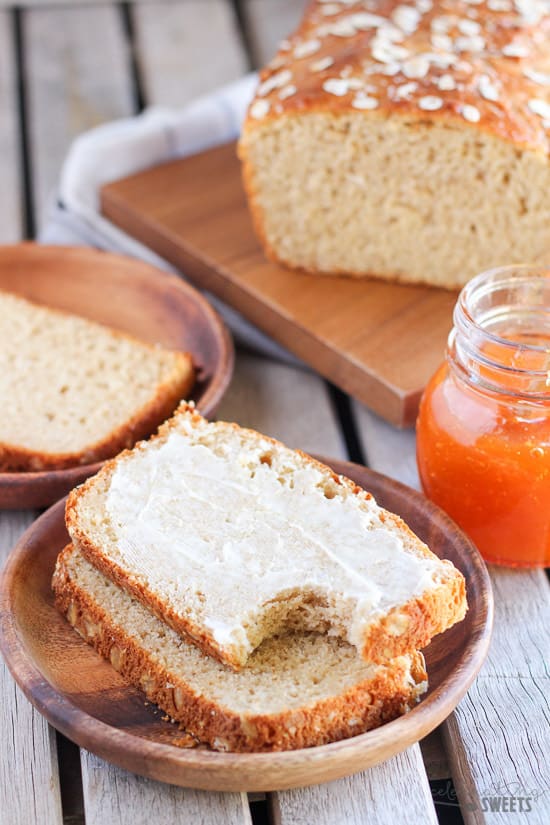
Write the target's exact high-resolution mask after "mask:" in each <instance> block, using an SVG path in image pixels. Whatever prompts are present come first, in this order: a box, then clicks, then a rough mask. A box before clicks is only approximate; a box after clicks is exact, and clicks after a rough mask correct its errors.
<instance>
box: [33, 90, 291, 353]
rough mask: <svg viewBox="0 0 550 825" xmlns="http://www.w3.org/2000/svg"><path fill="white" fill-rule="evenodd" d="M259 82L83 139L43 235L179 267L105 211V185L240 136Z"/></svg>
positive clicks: (243, 329)
mask: <svg viewBox="0 0 550 825" xmlns="http://www.w3.org/2000/svg"><path fill="white" fill-rule="evenodd" d="M256 82H257V75H255V74H249V75H246V76H245V77H243V78H241V79H240V80H237V81H236V82H234V83H231V84H230V85H228V86H225V87H223V88H221V89H219V90H217V91H216V92H215V93H213V94H210V95H207V96H205V97H201V98H199V99H197V100H196V101H194V102H192V103H190V104H189V105H188V106H186V107H185V108H183V109H181V110H171V109H161V108H158V107H154V108H150V109H147V110H146V111H144V112H143V113H142V114H140V115H138V116H137V117H132V118H126V119H123V120H118V121H114V122H112V123H107V124H105V125H103V126H99V127H97V128H96V129H92V130H91V131H90V132H86V133H85V134H83V135H81V136H80V137H78V138H77V139H76V140H75V141H74V143H73V145H72V146H71V149H70V151H69V154H68V156H67V159H66V161H65V164H64V166H63V169H62V172H61V179H60V183H59V192H58V194H57V198H56V199H55V201H53V202H52V203H51V204H50V207H49V210H48V216H47V221H46V225H45V227H44V229H43V231H42V232H41V233H40V236H39V241H40V242H42V243H50V244H66V245H86V246H94V247H97V248H100V249H108V250H111V251H113V252H120V253H123V254H126V255H131V256H133V257H136V258H141V259H142V260H144V261H148V262H149V263H152V264H154V265H156V266H158V267H160V268H162V269H165V270H168V271H171V272H174V271H175V270H174V268H173V267H172V266H171V265H170V264H168V263H167V261H165V260H163V259H162V258H160V257H159V256H158V255H156V254H155V253H154V252H152V250H150V249H148V248H147V247H145V246H143V244H141V243H139V242H138V241H136V240H134V239H133V238H131V237H130V236H129V235H127V234H126V233H125V232H123V231H122V230H120V229H118V228H117V227H116V226H114V225H113V224H112V223H110V221H108V220H107V219H106V218H104V217H102V215H101V214H100V212H99V190H100V188H101V187H102V186H103V184H105V183H109V182H110V181H114V180H118V179H119V178H123V177H126V176H127V175H131V174H133V173H135V172H139V171H141V170H143V169H147V168H148V167H151V166H155V165H157V164H159V163H163V162H165V161H169V160H173V159H175V158H178V157H184V156H185V155H191V154H194V153H196V152H199V151H201V150H204V149H208V148H210V147H212V146H215V145H217V144H221V143H226V142H228V141H230V140H235V139H236V138H237V137H238V135H239V132H240V128H241V123H242V120H243V118H244V115H245V112H246V108H247V106H248V103H249V101H250V99H251V97H252V94H253V91H254V88H255V85H256ZM182 197H185V193H184V192H182ZM180 274H181V273H180ZM183 276H185V273H183ZM207 297H208V300H209V301H210V302H211V303H212V304H213V305H214V306H215V307H216V309H217V310H218V312H219V313H220V314H221V315H222V317H223V318H224V320H225V322H226V323H227V325H228V326H229V328H230V329H231V330H232V332H233V333H234V335H235V337H236V339H237V340H238V341H239V342H240V343H241V344H244V345H245V346H248V347H250V348H252V349H254V350H256V351H258V352H261V353H263V354H265V355H268V356H270V357H275V358H278V359H280V360H283V361H286V362H289V363H293V364H298V363H301V362H298V361H297V359H295V358H294V356H293V355H291V354H290V353H289V352H288V351H287V350H286V349H283V347H280V346H279V345H278V344H276V343H275V342H274V341H272V340H271V339H270V338H268V337H267V336H266V335H264V334H263V333H262V332H260V330H258V329H257V328H256V327H254V326H253V325H252V324H250V323H249V322H248V321H246V319H244V318H243V317H242V316H241V315H240V314H239V313H238V312H236V311H235V310H233V309H231V308H230V307H228V306H226V305H225V304H223V303H222V302H221V301H219V300H218V299H217V298H215V297H214V296H213V295H211V294H210V293H208V294H207Z"/></svg>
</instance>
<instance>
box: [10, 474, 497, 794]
mask: <svg viewBox="0 0 550 825" xmlns="http://www.w3.org/2000/svg"><path fill="white" fill-rule="evenodd" d="M324 461H325V463H328V464H330V466H332V467H333V468H334V470H335V471H336V472H337V473H340V474H343V475H347V476H348V477H349V478H352V479H353V480H354V481H356V482H357V483H358V484H360V485H361V486H362V487H365V488H366V489H367V490H370V491H371V492H372V493H374V495H375V496H376V498H377V499H378V501H379V503H380V504H382V505H383V506H385V507H386V508H388V509H391V510H393V511H394V512H397V513H399V515H401V516H402V517H403V518H405V519H406V521H407V522H408V524H409V525H410V526H411V528H412V529H413V530H415V531H416V532H417V533H418V535H419V536H420V537H421V538H422V539H423V540H424V541H426V542H427V543H428V544H429V545H430V547H431V548H432V550H433V551H434V552H435V553H437V555H439V556H441V557H445V558H448V559H451V561H453V562H454V564H455V565H456V566H457V567H458V568H459V569H460V570H461V571H462V572H463V573H464V575H465V577H466V592H467V596H468V603H469V610H468V613H467V616H466V618H465V619H464V621H463V622H461V623H460V624H458V625H456V626H455V627H453V628H451V630H448V631H447V632H446V633H444V634H443V635H441V636H439V637H437V638H436V639H434V641H433V642H432V643H431V644H430V645H429V647H428V648H426V650H425V655H426V661H427V665H428V674H429V682H430V687H429V692H428V694H427V695H426V696H425V697H424V698H423V699H422V701H421V702H420V703H419V704H418V705H417V706H416V707H415V708H414V710H412V711H411V712H409V713H408V714H406V715H405V716H402V717H401V718H399V719H396V720H395V721H393V722H389V723H388V724H386V725H383V726H382V727H380V728H378V729H376V730H373V731H369V732H368V733H364V734H361V735H360V736H356V737H354V738H352V739H346V740H344V741H341V742H336V743H334V744H331V745H322V746H320V747H316V748H309V749H303V750H299V751H286V752H282V753H259V754H230V753H214V752H210V751H206V750H182V749H180V748H178V747H176V746H175V745H173V744H171V741H172V740H173V739H174V738H175V737H177V736H178V731H177V728H176V726H175V725H172V724H170V722H164V721H162V716H163V714H162V712H160V711H159V710H158V708H155V706H153V705H146V704H145V701H144V695H143V694H142V693H140V692H139V691H137V690H136V689H134V688H131V687H128V686H127V685H125V684H124V682H123V681H122V679H121V677H120V676H119V675H118V673H117V672H116V671H115V670H114V669H113V668H112V667H111V666H110V665H109V664H108V663H107V662H105V661H104V660H103V659H101V658H100V656H99V655H98V654H96V653H95V652H94V651H93V650H92V648H91V647H89V646H88V645H87V644H86V643H85V642H84V641H83V640H82V639H81V638H80V637H79V636H77V634H76V633H75V632H74V630H73V629H72V628H71V627H70V626H69V624H68V623H67V622H66V621H65V620H64V619H63V618H62V617H61V615H60V614H59V613H58V612H57V610H56V609H55V607H54V605H53V598H52V592H51V589H50V580H51V576H52V572H53V568H54V563H55V559H56V556H57V553H58V552H59V551H60V550H61V549H62V548H63V547H64V546H65V544H67V542H68V535H67V533H66V530H65V525H64V519H63V512H64V502H63V501H60V502H58V503H57V504H56V505H54V506H53V507H52V508H50V510H48V511H47V512H46V513H44V515H42V516H41V517H40V518H39V519H38V520H37V521H36V522H35V523H34V524H33V525H32V526H31V527H30V528H29V529H28V530H27V532H26V533H25V534H24V535H23V536H22V538H21V539H20V541H19V543H18V544H17V546H16V547H15V549H14V550H13V551H12V553H11V555H10V557H9V559H8V562H7V564H6V567H5V570H4V573H3V576H2V578H1V580H0V646H1V649H2V652H3V654H4V656H5V658H6V661H7V663H8V666H9V668H10V670H11V672H12V674H13V676H14V678H15V679H16V681H17V682H18V683H19V685H20V687H21V688H22V689H23V691H24V692H25V694H26V695H27V697H28V698H29V699H30V701H31V702H32V703H33V704H34V705H35V706H36V707H37V708H38V710H39V711H40V712H41V713H43V714H44V716H45V717H46V718H47V719H48V721H49V722H51V724H52V725H54V727H56V728H57V729H58V730H60V731H61V732H62V733H64V734H65V736H68V737H69V739H72V740H73V741H74V742H76V743H77V744H79V745H81V746H82V747H84V748H87V749H88V750H90V751H92V752H93V753H96V754H98V755H99V756H101V757H103V758H104V759H107V760H109V761H110V762H114V763H115V764H117V765H120V766H121V767H123V768H125V769H127V770H130V771H133V772H134V773H138V774H142V775H143V776H148V777H150V778H152V779H159V780H162V781H164V782H170V783H172V784H175V785H183V786H186V787H191V788H203V789H207V790H219V791H236V790H248V791H269V790H276V789H283V788H292V787H298V786H302V785H312V784H315V783H319V782H327V781H329V780H332V779H336V778H338V777H341V776H344V775H347V774H350V773H354V772H356V771H360V770H363V769H364V768H368V767H369V766H371V765H374V764H376V763H378V762H381V761H383V760H385V759H388V758H389V757H390V756H393V755H394V754H395V753H397V752H398V751H401V750H404V749H405V748H407V747H408V746H409V745H411V744H412V743H413V742H416V741H417V740H419V739H421V738H422V737H423V736H425V735H426V734H428V733H429V732H430V731H431V730H433V729H434V728H435V727H436V726H437V725H439V723H440V722H441V721H442V720H443V719H445V717H446V716H448V714H449V713H450V712H451V711H452V710H453V708H454V707H455V706H456V705H457V704H458V702H459V701H460V699H461V698H462V697H463V696H464V694H465V693H466V691H467V690H468V687H469V686H470V685H471V683H472V681H473V679H474V677H475V675H476V674H477V672H478V670H479V669H480V667H481V665H482V663H483V660H484V658H485V655H486V653H487V649H488V646H489V639H490V635H491V626H492V618H493V601H492V591H491V584H490V580H489V576H488V573H487V569H486V567H485V564H484V563H483V561H482V560H481V557H480V556H479V554H478V553H477V551H476V549H475V548H474V546H473V544H472V543H471V542H470V541H469V540H468V539H467V538H466V537H465V536H464V534H463V533H462V532H461V531H460V530H459V529H458V528H457V527H456V525H455V524H454V523H453V522H452V521H451V520H450V519H449V518H448V517H447V516H446V515H445V514H444V513H443V512H442V511H441V510H439V509H438V508H437V507H436V506H435V505H433V504H431V503H430V502H429V501H427V500H426V499H425V498H424V497H423V496H421V495H420V493H417V492H415V491H414V490H411V489H409V488H408V487H405V486H404V485H402V484H399V483H398V482H396V481H392V480H391V479H389V478H386V477H385V476H381V475H379V474H378V473H375V472H373V471H371V470H367V469H366V468H364V467H360V466H358V465H356V464H348V463H346V462H341V461H333V460H328V461H327V459H324Z"/></svg>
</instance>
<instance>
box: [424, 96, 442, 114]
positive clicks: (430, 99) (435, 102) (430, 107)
mask: <svg viewBox="0 0 550 825" xmlns="http://www.w3.org/2000/svg"><path fill="white" fill-rule="evenodd" d="M418 105H419V106H420V108H421V109H424V111H425V112H435V111H436V110H437V109H441V107H442V106H443V101H442V99H441V98H440V97H436V96H435V95H426V96H425V97H421V98H420V100H419V101H418Z"/></svg>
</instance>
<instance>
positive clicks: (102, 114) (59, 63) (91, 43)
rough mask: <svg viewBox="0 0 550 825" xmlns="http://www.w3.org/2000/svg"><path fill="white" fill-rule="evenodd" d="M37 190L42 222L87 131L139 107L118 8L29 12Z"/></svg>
mask: <svg viewBox="0 0 550 825" xmlns="http://www.w3.org/2000/svg"><path fill="white" fill-rule="evenodd" d="M23 34H24V46H25V74H26V77H27V84H28V98H29V100H28V102H29V111H28V117H29V128H30V139H31V140H30V143H31V160H32V169H33V190H34V201H35V207H36V225H37V227H38V229H40V228H41V226H42V225H43V223H44V217H45V213H46V209H47V204H48V200H49V198H51V197H53V196H54V195H55V189H56V185H57V181H58V178H59V172H60V169H61V166H62V162H63V160H64V158H65V156H66V154H67V150H68V149H69V146H70V143H71V141H72V140H73V138H75V137H76V135H78V134H79V133H80V132H83V131H85V130H87V129H91V128H92V127H94V126H98V125H99V124H101V123H104V122H106V121H110V120H113V119H115V118H120V117H124V116H127V115H131V114H132V113H133V110H134V102H133V97H132V83H131V78H130V72H129V60H128V44H127V39H126V35H125V32H124V30H123V25H122V17H121V14H120V9H119V7H118V6H117V5H116V4H114V3H110V4H103V5H100V6H97V7H93V6H92V7H88V8H87V7H84V6H76V7H74V8H68V7H60V8H57V7H56V8H47V9H46V8H37V9H27V10H25V11H24V12H23Z"/></svg>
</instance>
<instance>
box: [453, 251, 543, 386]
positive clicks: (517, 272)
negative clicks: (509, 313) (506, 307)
mask: <svg viewBox="0 0 550 825" xmlns="http://www.w3.org/2000/svg"><path fill="white" fill-rule="evenodd" d="M539 278H541V279H542V278H544V279H548V282H549V283H550V268H548V267H543V266H533V265H532V264H517V265H516V264H511V265H508V266H496V267H493V268H492V269H487V270H485V271H484V272H480V273H479V275H475V276H474V277H473V278H471V279H470V280H469V281H468V283H467V284H466V285H465V286H464V287H463V288H462V290H461V291H460V294H459V296H458V301H457V304H456V307H455V312H454V321H455V325H457V326H458V325H459V324H461V325H464V323H465V324H466V325H467V326H468V327H470V326H471V327H472V328H479V329H483V327H481V325H480V324H479V322H478V320H477V319H476V318H475V317H474V314H473V312H472V309H471V303H472V301H473V298H474V296H476V295H477V297H480V296H481V295H483V294H488V293H489V292H491V291H494V290H495V289H496V288H498V287H501V286H503V285H505V284H506V283H507V282H510V283H514V282H515V283H518V282H520V281H523V282H524V283H525V282H526V281H527V280H530V279H539ZM549 311H550V306H549ZM460 315H462V317H460ZM457 321H458V324H457ZM483 334H484V335H485V336H486V337H487V338H488V339H489V340H491V341H493V342H494V343H496V344H499V345H501V346H504V347H507V348H510V349H517V348H518V346H521V348H522V349H524V350H526V351H532V352H550V345H549V346H544V345H543V344H533V343H529V342H527V341H525V342H524V341H522V342H521V344H518V342H517V341H512V340H510V339H509V338H506V337H504V336H502V335H498V334H497V333H495V332H493V331H492V330H489V329H483ZM538 372H547V370H541V371H538Z"/></svg>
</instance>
